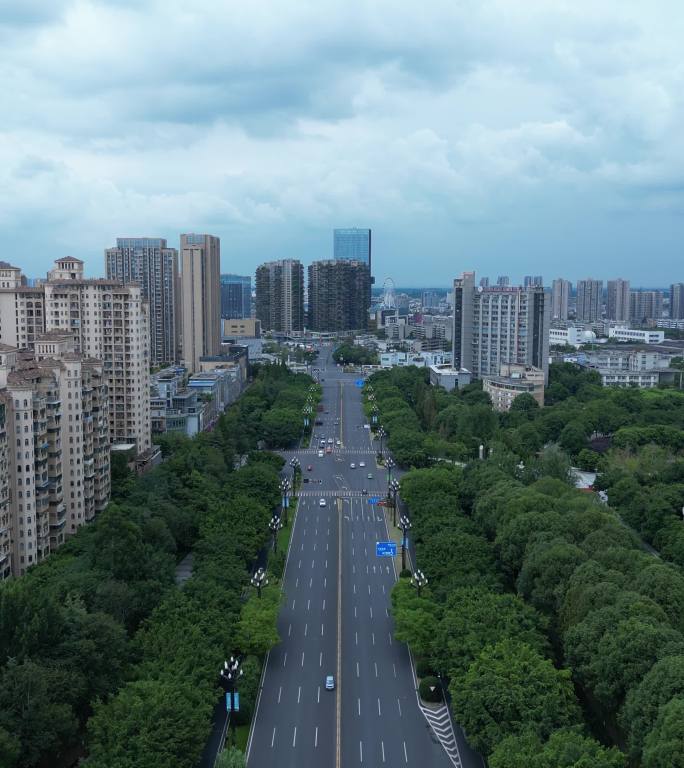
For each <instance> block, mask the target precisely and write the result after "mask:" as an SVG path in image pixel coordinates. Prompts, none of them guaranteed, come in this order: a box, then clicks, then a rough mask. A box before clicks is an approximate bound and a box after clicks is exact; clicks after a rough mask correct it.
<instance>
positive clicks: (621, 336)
mask: <svg viewBox="0 0 684 768" xmlns="http://www.w3.org/2000/svg"><path fill="white" fill-rule="evenodd" d="M608 338H610V339H615V341H632V342H634V341H636V342H638V343H641V344H662V343H663V341H665V332H664V331H654V330H649V329H645V328H623V327H621V326H612V327H611V328H609V329H608Z"/></svg>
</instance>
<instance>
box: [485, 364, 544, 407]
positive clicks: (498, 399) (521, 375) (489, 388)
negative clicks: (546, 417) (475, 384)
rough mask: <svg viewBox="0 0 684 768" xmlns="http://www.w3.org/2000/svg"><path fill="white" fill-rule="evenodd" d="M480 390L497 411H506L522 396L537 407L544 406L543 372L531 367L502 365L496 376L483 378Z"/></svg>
mask: <svg viewBox="0 0 684 768" xmlns="http://www.w3.org/2000/svg"><path fill="white" fill-rule="evenodd" d="M482 389H483V391H484V392H486V393H487V394H488V395H489V396H490V397H491V399H492V405H493V406H494V409H495V410H497V411H508V410H510V407H511V405H512V403H513V401H514V400H515V399H516V397H519V396H520V395H522V394H529V395H532V397H533V398H534V399H535V400H536V401H537V403H538V404H539V406H540V407H541V406H543V405H544V371H543V370H542V369H541V368H535V367H534V366H531V365H515V364H512V363H511V364H504V365H502V366H501V367H500V369H499V375H498V376H485V377H484V378H483V380H482Z"/></svg>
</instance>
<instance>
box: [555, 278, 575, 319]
mask: <svg viewBox="0 0 684 768" xmlns="http://www.w3.org/2000/svg"><path fill="white" fill-rule="evenodd" d="M571 293H572V283H571V282H570V281H569V280H564V279H563V278H562V277H558V278H556V279H555V280H554V281H553V282H552V283H551V319H552V320H567V319H568V304H569V302H570V294H571Z"/></svg>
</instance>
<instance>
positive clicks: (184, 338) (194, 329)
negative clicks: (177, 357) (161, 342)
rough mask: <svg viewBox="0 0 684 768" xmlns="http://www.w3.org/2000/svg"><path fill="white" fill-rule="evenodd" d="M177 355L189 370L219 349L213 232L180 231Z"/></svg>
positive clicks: (216, 251) (217, 252)
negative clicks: (179, 299)
mask: <svg viewBox="0 0 684 768" xmlns="http://www.w3.org/2000/svg"><path fill="white" fill-rule="evenodd" d="M180 245H181V247H180V251H181V254H180V259H181V275H180V292H181V356H182V360H183V364H184V365H185V366H186V367H187V368H188V370H190V371H193V372H194V371H199V370H200V362H199V360H200V357H205V356H212V355H217V354H218V353H219V351H220V349H221V291H220V275H221V243H220V240H219V238H218V237H215V236H213V235H196V234H186V235H181V243H180Z"/></svg>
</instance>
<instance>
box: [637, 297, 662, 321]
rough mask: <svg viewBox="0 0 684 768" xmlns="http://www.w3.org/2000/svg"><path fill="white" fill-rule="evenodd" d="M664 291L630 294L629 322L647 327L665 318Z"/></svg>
mask: <svg viewBox="0 0 684 768" xmlns="http://www.w3.org/2000/svg"><path fill="white" fill-rule="evenodd" d="M663 298H664V297H663V292H662V291H631V292H630V294H629V321H630V323H634V324H635V325H646V324H648V323H649V322H651V321H654V320H658V319H660V318H661V317H662V316H663Z"/></svg>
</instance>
